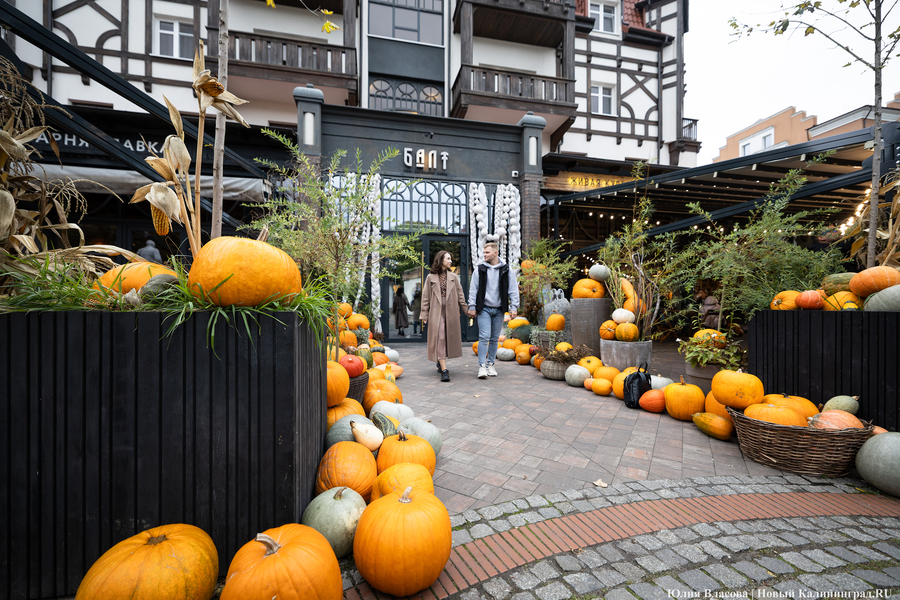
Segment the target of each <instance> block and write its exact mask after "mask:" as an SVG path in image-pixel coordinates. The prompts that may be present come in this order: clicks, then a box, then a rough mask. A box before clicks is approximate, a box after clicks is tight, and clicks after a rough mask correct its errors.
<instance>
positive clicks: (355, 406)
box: [325, 398, 366, 431]
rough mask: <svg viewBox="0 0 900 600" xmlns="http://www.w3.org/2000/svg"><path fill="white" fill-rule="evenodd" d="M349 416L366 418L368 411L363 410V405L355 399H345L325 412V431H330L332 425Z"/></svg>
mask: <svg viewBox="0 0 900 600" xmlns="http://www.w3.org/2000/svg"><path fill="white" fill-rule="evenodd" d="M347 415H359V416H361V417H364V416H366V411H365V410H363V407H362V404H360V403H359V402H357V401H356V400H354V399H353V398H344V399H343V400H341V401H340V402H338V403H337V404H335V405H334V406H332V407H331V408H329V409H328V410H327V411H326V412H325V425H326V429H325V430H326V431H328V430H329V429H331V426H332V425H334V424H335V423H337V422H338V421H339V420H340V419H342V418H344V417H346V416H347Z"/></svg>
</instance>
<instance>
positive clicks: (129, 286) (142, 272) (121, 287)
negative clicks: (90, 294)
mask: <svg viewBox="0 0 900 600" xmlns="http://www.w3.org/2000/svg"><path fill="white" fill-rule="evenodd" d="M155 275H171V276H172V277H177V275H176V274H175V271H173V270H172V269H170V268H168V267H164V266H162V265H160V264H156V263H152V262H143V261H141V262H131V263H128V264H125V265H122V266H120V267H116V268H115V269H110V270H109V271H107V272H106V273H104V274H103V275H101V276H100V279H98V280H97V281H95V282H94V289H95V290H99V289H104V290H109V291H115V292H120V293H122V294H127V293H128V292H130V291H131V290H140V289H141V288H142V287H144V284H145V283H147V281H149V280H150V278H151V277H153V276H155Z"/></svg>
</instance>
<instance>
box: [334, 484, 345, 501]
mask: <svg viewBox="0 0 900 600" xmlns="http://www.w3.org/2000/svg"><path fill="white" fill-rule="evenodd" d="M346 489H347V488H346V486H345V487H342V488H340V489H339V490H338V491H336V492H335V493H334V499H335V500H340V499H341V498H343V497H344V490H346Z"/></svg>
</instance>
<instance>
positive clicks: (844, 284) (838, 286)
mask: <svg viewBox="0 0 900 600" xmlns="http://www.w3.org/2000/svg"><path fill="white" fill-rule="evenodd" d="M855 275H856V273H835V274H834V275H827V276H826V277H825V278H824V279H823V280H822V291H824V292H825V296H826V297H828V296H832V295H834V294H836V293H838V292H849V291H850V280H851V279H853V277H854V276H855Z"/></svg>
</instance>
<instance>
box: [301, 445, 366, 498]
mask: <svg viewBox="0 0 900 600" xmlns="http://www.w3.org/2000/svg"><path fill="white" fill-rule="evenodd" d="M378 454H379V455H381V452H379V453H378ZM377 475H378V467H377V466H376V464H375V457H374V456H372V451H371V450H369V449H367V448H366V447H365V446H363V445H362V444H359V443H357V442H338V443H337V444H335V445H333V446H332V447H330V448H329V449H328V450H326V451H325V454H324V455H322V460H320V461H319V470H318V472H317V473H316V494H321V493H322V492H324V491H325V490H329V489H331V488H333V487H341V486H347V487H348V488H350V489H352V490H355V491H356V493H357V494H359V495H360V496H362V497H363V499H364V500H365V501H366V502H368V501H369V495H370V494H371V493H372V484H373V483H374V482H375V477H376V476H377Z"/></svg>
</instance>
